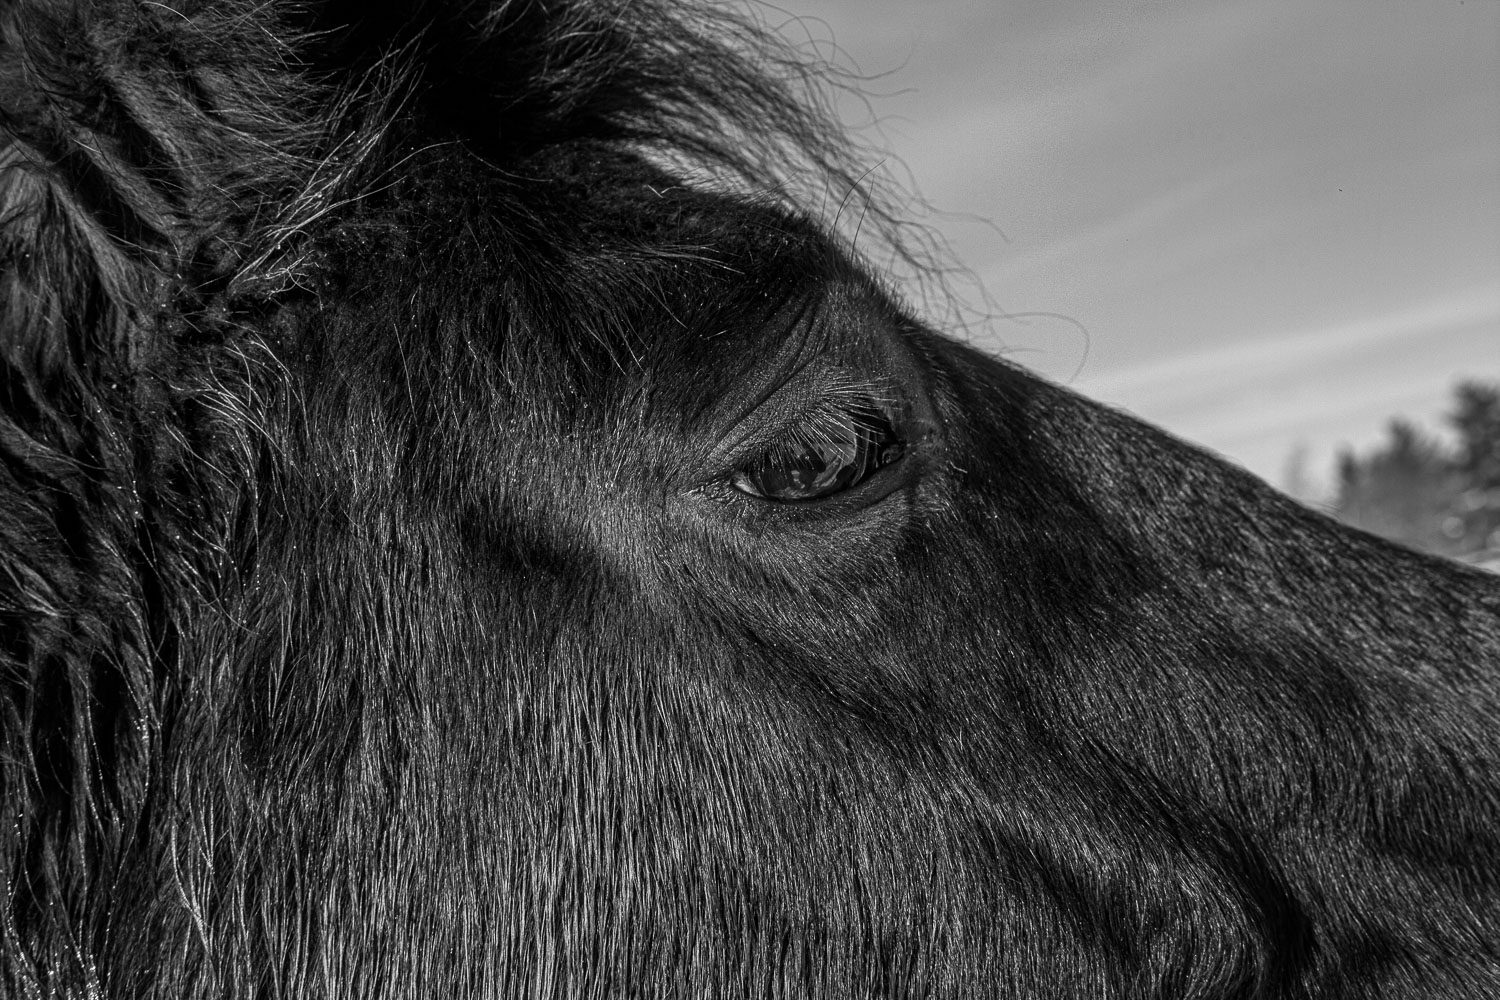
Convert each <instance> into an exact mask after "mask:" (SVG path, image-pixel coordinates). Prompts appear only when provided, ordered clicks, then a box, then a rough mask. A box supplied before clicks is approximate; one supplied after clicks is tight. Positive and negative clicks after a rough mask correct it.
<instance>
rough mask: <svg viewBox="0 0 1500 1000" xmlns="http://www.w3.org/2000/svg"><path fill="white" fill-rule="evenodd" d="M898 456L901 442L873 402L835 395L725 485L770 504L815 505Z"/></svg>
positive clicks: (892, 461) (866, 396)
mask: <svg viewBox="0 0 1500 1000" xmlns="http://www.w3.org/2000/svg"><path fill="white" fill-rule="evenodd" d="M839 396H843V397H844V398H838V397H839ZM904 453H905V443H904V442H903V441H902V440H901V438H900V436H899V435H898V434H897V432H896V429H895V427H894V426H893V423H892V420H891V418H890V417H889V416H888V415H887V413H886V411H885V409H884V408H882V407H881V405H880V404H879V402H877V401H876V400H875V399H873V398H871V397H870V396H868V395H859V396H853V397H851V396H850V395H849V394H846V393H838V394H835V398H832V399H828V398H825V400H824V402H823V403H822V404H821V405H819V406H818V407H817V408H816V409H814V410H813V411H812V412H811V413H809V414H807V415H806V416H805V417H804V418H803V420H802V421H801V422H800V423H799V424H798V425H797V426H796V427H795V428H793V429H792V430H791V431H790V432H788V433H787V434H785V435H784V436H783V437H782V438H781V439H779V440H777V441H774V442H772V443H771V444H770V445H769V446H768V447H767V448H766V449H765V450H764V451H762V452H761V453H760V454H759V455H758V456H757V457H756V458H754V459H752V460H751V461H749V462H746V463H745V464H743V465H741V466H740V468H739V469H737V470H736V471H735V472H734V474H733V476H732V477H731V482H732V484H733V485H734V487H735V488H736V489H738V490H739V491H740V492H742V493H745V494H747V495H749V496H753V497H756V498H757V499H761V500H765V501H769V502H773V503H799V502H811V501H817V500H822V499H825V498H827V497H831V496H834V495H836V494H838V493H842V492H844V491H846V490H849V489H853V488H854V487H855V486H858V485H859V484H860V483H862V482H864V481H865V480H866V479H868V478H869V477H870V476H872V475H874V474H875V473H876V472H878V471H879V470H880V469H883V468H885V467H886V466H889V465H892V464H894V463H895V462H897V461H899V460H900V459H901V457H902V456H903V454H904Z"/></svg>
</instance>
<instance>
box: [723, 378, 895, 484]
mask: <svg viewBox="0 0 1500 1000" xmlns="http://www.w3.org/2000/svg"><path fill="white" fill-rule="evenodd" d="M899 400H900V395H899V394H898V393H897V392H896V391H895V388H894V387H893V386H891V385H890V384H888V383H886V384H880V383H877V382H874V381H872V380H869V379H864V378H861V377H859V376H856V375H854V374H853V373H851V372H848V371H843V370H838V369H835V370H833V371H823V372H817V373H812V372H808V371H806V370H804V371H803V372H800V373H798V374H797V375H796V376H795V377H793V378H792V379H791V380H789V381H787V382H785V383H783V384H782V385H780V386H778V387H777V388H776V389H775V390H773V391H772V392H771V393H769V394H768V395H767V396H766V397H765V398H764V399H763V400H762V401H761V402H760V404H759V405H758V406H755V407H753V408H752V409H750V410H749V411H748V412H746V413H745V414H744V415H743V416H742V417H741V418H740V420H739V421H738V422H737V423H736V424H735V425H734V426H733V427H731V428H730V429H729V430H728V432H727V433H726V434H725V435H724V436H723V437H722V438H721V439H720V440H719V443H718V444H717V445H715V446H714V448H713V450H712V451H710V453H709V456H708V463H707V464H708V467H709V468H710V469H716V470H719V471H720V474H726V473H728V472H729V471H732V470H733V469H735V468H737V467H738V466H739V465H740V464H742V463H743V462H745V461H747V460H749V459H751V458H755V457H758V456H759V455H761V454H763V453H764V452H766V451H768V450H770V449H772V448H775V447H777V446H779V445H783V444H785V443H787V442H789V441H792V440H794V439H795V438H796V435H797V433H798V431H799V430H800V429H802V428H805V427H806V426H808V424H809V423H812V422H814V421H816V420H818V419H819V416H820V415H823V416H825V417H833V416H836V415H841V414H844V413H857V412H859V411H860V410H864V409H866V407H867V405H868V404H870V403H874V404H875V406H876V407H878V412H879V414H880V416H881V417H882V418H883V419H885V420H886V421H887V422H888V423H890V425H891V426H892V427H893V428H895V429H896V431H897V432H898V434H899V432H900V429H901V425H902V413H901V410H902V407H901V405H900V402H899Z"/></svg>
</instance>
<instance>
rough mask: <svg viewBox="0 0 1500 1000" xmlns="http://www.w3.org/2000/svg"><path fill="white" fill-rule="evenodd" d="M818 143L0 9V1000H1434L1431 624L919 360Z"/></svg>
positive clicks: (572, 57)
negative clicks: (852, 227)
mask: <svg viewBox="0 0 1500 1000" xmlns="http://www.w3.org/2000/svg"><path fill="white" fill-rule="evenodd" d="M818 80H819V77H818V74H817V72H816V71H815V70H814V69H812V68H809V66H808V65H807V64H806V63H805V62H804V61H802V60H801V57H800V56H799V55H798V53H796V52H795V51H794V50H793V49H792V48H790V47H789V46H788V45H787V44H786V43H784V42H782V41H779V40H778V39H777V37H776V36H775V33H774V32H772V31H771V30H769V29H768V28H767V27H765V26H764V24H763V23H762V22H760V21H757V20H755V19H754V17H752V16H747V15H743V14H739V13H735V12H733V11H729V10H726V9H724V8H719V7H712V6H708V7H704V6H700V5H695V4H690V3H683V2H677V0H592V2H585V0H412V2H407V3H383V2H380V0H368V2H364V3H353V2H344V0H295V2H294V0H170V2H168V0H160V2H148V3H138V2H131V0H3V2H0V265H3V267H0V348H3V350H0V363H3V366H4V379H3V387H4V388H3V397H0V713H3V715H0V809H3V822H0V992H3V993H4V995H5V996H8V997H15V998H18V1000H22V998H24V1000H33V998H36V1000H40V998H54V997H70V998H72V997H76V998H174V1000H178V998H189V1000H190V998H252V997H253V998H260V1000H274V998H323V997H326V998H343V997H351V998H352V997H358V998H406V997H428V996H437V997H452V998H506V997H521V996H525V997H536V998H544V997H557V998H569V1000H574V998H627V997H628V998H715V1000H718V998H734V997H745V998H752V997H753V998H866V997H871V998H873V997H880V998H934V1000H936V998H949V997H952V998H958V997H963V998H979V997H985V998H989V997H995V998H1023V997H1025V998H1039V997H1047V998H1051V997H1059V998H1060V997H1090V998H1098V997H1112V998H1151V997H1155V998H1216V1000H1226V998H1245V1000H1249V998H1288V1000H1289V998H1377V997H1401V998H1414V997H1482V996H1497V995H1500V586H1497V583H1496V580H1495V578H1493V577H1490V576H1487V575H1484V574H1482V573H1480V572H1478V571H1476V570H1473V569H1470V568H1465V567H1463V566H1460V565H1457V564H1455V563H1450V562H1447V561H1443V560H1440V559H1437V558H1433V557H1429V556H1424V555H1420V554H1418V553H1415V552H1412V551H1407V550H1405V549H1402V548H1399V547H1397V546H1394V545H1392V544H1389V543H1386V542H1383V541H1381V540H1379V539H1377V538H1374V537H1372V536H1369V535H1366V534H1362V533H1360V532H1358V531H1355V530H1353V529H1350V528H1347V527H1343V526H1341V525H1339V524H1336V523H1334V522H1332V521H1330V520H1329V519H1327V518H1325V517H1323V516H1321V515H1320V514H1318V513H1315V512H1313V511H1310V510H1308V509H1306V508H1304V507H1302V506H1300V505H1299V504H1297V503H1295V502H1294V501H1292V500H1290V499H1289V498H1287V497H1285V496H1282V495H1280V494H1278V493H1277V492H1275V491H1274V490H1272V489H1271V488H1270V487H1268V486H1266V485H1264V484H1263V483H1261V482H1260V481H1259V480H1257V479H1255V478H1254V477H1252V476H1251V475H1249V474H1248V473H1246V472H1243V471H1240V470H1238V469H1236V468H1234V467H1233V466H1231V465H1229V464H1227V463H1226V462H1224V461H1222V460H1220V459H1219V458H1216V457H1214V456H1212V455H1210V454H1207V453H1206V452H1204V451H1201V450H1199V449H1197V448H1195V447H1193V446H1191V445H1189V444H1186V443H1184V442H1182V441H1179V440H1176V439H1174V438H1172V437H1171V436H1169V435H1168V434H1166V433H1164V432H1162V431H1160V430H1157V429H1155V428H1153V427H1150V426H1147V425H1146V424H1144V423H1142V422H1140V421H1138V420H1136V419H1134V418H1132V417H1131V416H1129V415H1127V414H1124V413H1121V412H1117V411H1115V410H1112V409H1110V408H1107V407H1105V406H1102V405H1099V404H1097V403H1095V402H1093V401H1090V400H1088V399H1086V398H1083V397H1081V396H1079V395H1077V394H1075V393H1074V392H1072V391H1070V390H1068V389H1066V388H1063V387H1060V386H1057V385H1054V384H1051V383H1049V382H1047V381H1045V380H1043V379H1041V378H1039V377H1037V376H1035V375H1033V374H1031V373H1029V372H1028V371H1026V370H1025V369H1023V368H1021V367H1019V366H1017V365H1015V364H1012V363H1010V362H1009V361H1006V360H1003V359H1000V358H997V357H993V356H989V355H987V354H985V353H982V352H980V351H978V350H975V349H973V348H972V347H970V346H966V345H965V344H964V343H961V342H960V341H959V340H958V339H954V338H952V337H950V336H947V335H945V333H944V332H943V331H942V330H940V329H938V328H937V327H938V324H937V323H935V322H933V321H930V320H928V319H924V318H923V317H922V316H920V315H918V314H917V311H916V310H915V309H914V308H912V307H910V306H909V305H908V304H906V303H905V302H904V301H903V298H902V296H901V295H899V294H898V293H897V292H896V290H895V289H896V282H895V281H894V279H892V278H891V276H890V275H891V273H892V272H891V271H890V270H888V268H887V267H886V266H885V265H881V266H877V265H876V263H874V260H875V255H874V250H873V249H872V248H874V247H877V246H887V247H893V248H896V251H897V253H896V256H895V257H894V258H893V259H897V260H913V259H916V260H920V255H919V254H916V253H914V252H906V253H905V256H903V255H902V252H901V248H903V247H905V248H907V250H908V251H910V248H911V247H912V243H911V241H910V240H909V239H907V238H906V237H904V236H902V235H901V234H902V233H903V232H905V231H906V230H903V229H902V226H901V221H902V220H901V217H900V209H899V202H898V201H881V200H880V199H871V200H870V203H869V204H868V205H867V206H863V207H861V209H860V211H859V212H854V211H853V210H850V209H848V208H847V206H845V211H844V212H843V213H842V218H843V219H844V220H846V221H847V220H848V219H851V218H855V217H856V216H858V219H859V220H860V221H862V222H863V223H864V226H865V228H864V235H863V236H861V237H860V242H856V241H855V239H854V238H852V237H851V236H850V234H849V233H848V232H847V227H844V228H841V224H840V223H839V221H838V218H837V216H839V214H840V213H839V212H838V211H836V210H834V209H832V208H831V206H832V205H833V204H835V203H837V202H839V200H840V199H842V198H843V197H844V195H846V194H847V193H848V192H850V191H851V190H856V189H857V188H858V182H859V181H860V180H861V177H862V168H861V163H862V161H861V160H859V158H858V155H859V154H858V152H857V151H856V150H855V149H854V147H853V146H852V145H851V144H850V142H849V140H848V139H847V137H846V136H845V135H844V133H843V132H842V131H841V130H840V128H839V126H838V125H837V124H836V123H835V122H834V121H833V120H832V118H831V117H830V112H829V111H828V108H829V106H830V105H829V104H828V102H827V101H826V99H823V98H820V97H819V96H818V95H819V94H826V90H824V89H821V88H822V87H823V84H821V83H819V82H818ZM830 216H834V218H830ZM880 233H886V234H887V235H888V237H889V238H888V239H887V238H886V237H881V236H880V235H879V234H880ZM891 266H896V265H891ZM952 332H953V331H952V330H950V331H949V333H952Z"/></svg>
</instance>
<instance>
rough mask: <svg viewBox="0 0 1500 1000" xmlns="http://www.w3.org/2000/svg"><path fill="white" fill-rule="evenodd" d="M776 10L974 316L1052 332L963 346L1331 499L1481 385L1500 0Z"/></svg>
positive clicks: (1494, 340)
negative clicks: (1386, 442)
mask: <svg viewBox="0 0 1500 1000" xmlns="http://www.w3.org/2000/svg"><path fill="white" fill-rule="evenodd" d="M780 3H781V7H782V8H784V9H785V10H786V16H787V17H788V18H792V17H794V16H795V17H797V18H798V19H797V20H791V21H789V22H788V23H786V24H785V25H783V27H782V30H783V32H784V33H785V34H787V35H788V37H790V38H792V39H793V40H797V41H800V42H801V43H802V44H803V45H804V46H806V47H808V48H810V49H812V50H814V51H816V52H818V53H820V54H822V55H824V56H825V57H826V56H832V57H833V58H834V59H835V61H837V62H839V63H840V64H842V65H844V66H845V67H852V68H854V69H856V70H857V71H859V72H860V73H861V74H863V75H865V76H867V77H873V79H870V80H868V81H867V82H866V83H865V84H864V90H865V91H866V92H867V93H868V94H869V95H870V108H871V109H873V117H872V114H871V112H870V110H867V109H866V108H865V107H864V106H863V105H862V104H860V103H859V102H845V104H844V105H843V106H842V113H843V114H844V116H845V118H846V120H847V121H848V122H849V123H850V124H851V125H853V126H856V127H859V128H861V129H863V131H864V135H865V138H866V139H867V141H869V142H872V143H874V144H875V145H877V146H879V147H882V148H884V149H886V150H889V151H890V153H891V154H892V155H893V156H894V157H895V158H896V160H897V161H899V162H900V163H901V164H903V165H904V167H905V169H906V170H907V171H908V172H909V174H910V176H911V177H912V178H913V180H914V182H915V184H916V187H917V188H918V190H919V191H920V194H921V195H922V196H923V197H924V198H925V199H926V200H927V201H928V202H929V203H930V204H932V205H933V206H934V207H935V208H936V209H937V210H938V212H939V214H937V215H935V216H933V217H932V218H930V219H929V220H928V221H929V222H930V223H932V224H933V225H935V226H936V228H937V229H938V230H940V231H941V233H942V234H943V235H944V236H945V237H946V239H947V240H948V242H949V244H950V245H951V246H952V248H953V250H954V252H955V254H956V256H957V257H958V258H959V260H960V261H961V262H962V263H963V264H965V265H967V266H968V267H969V268H971V269H972V270H973V271H974V273H975V275H976V276H977V277H978V278H979V279H980V281H981V282H982V284H983V286H984V288H985V289H986V291H987V294H988V296H989V298H990V300H991V303H992V306H991V308H994V309H996V310H997V311H999V312H1000V313H1002V314H1012V313H1013V314H1019V315H1023V316H1024V314H1047V315H1032V316H1029V317H1026V318H1018V319H1007V318H1003V316H1002V317H998V318H994V319H991V320H990V321H989V322H988V323H987V324H986V325H985V327H984V328H983V329H980V330H977V331H972V332H971V334H970V339H971V340H973V341H974V342H975V343H977V344H980V345H981V346H984V347H986V348H988V349H991V350H995V351H998V352H1001V353H1003V354H1005V355H1006V356H1008V357H1010V358H1011V359H1012V360H1015V361H1017V362H1019V363H1022V364H1025V365H1027V366H1029V367H1031V368H1033V369H1034V370H1036V371H1038V372H1040V373H1042V374H1043V375H1046V376H1047V377H1049V378H1052V379H1055V380H1057V381H1059V382H1063V383H1064V384H1067V385H1070V386H1072V387H1073V388H1075V389H1078V390H1079V391H1081V392H1084V393H1086V394H1088V395H1090V396H1093V397H1095V398H1097V399H1101V400H1103V401H1105V402H1108V403H1112V404H1115V405H1119V406H1122V407H1124V408H1125V409H1128V410H1131V411H1133V412H1135V413H1137V414H1140V415H1141V416H1143V417H1146V418H1147V419H1150V420H1152V421H1153V422H1155V423H1158V424H1161V425H1163V426H1165V427H1167V428H1168V429H1169V430H1171V431H1173V432H1174V433H1176V434H1178V435H1179V436H1182V437H1185V438H1188V439H1189V440H1193V441H1196V442H1198V443H1201V444H1204V445H1206V446H1208V447H1210V448H1212V449H1214V450H1215V451H1218V452H1220V453H1222V454H1225V455H1226V456H1228V457H1230V458H1232V459H1234V460H1235V461H1237V462H1240V463H1241V464H1243V465H1245V466H1246V467H1248V468H1250V469H1251V470H1252V471H1254V472H1256V473H1258V474H1260V475H1261V476H1263V477H1265V478H1267V479H1268V480H1270V481H1272V482H1274V483H1277V484H1278V485H1284V484H1285V483H1286V481H1287V476H1288V471H1289V468H1290V465H1289V463H1290V462H1292V461H1294V459H1293V458H1292V456H1293V455H1294V453H1300V455H1301V461H1302V463H1303V464H1304V468H1303V472H1302V474H1303V475H1304V476H1306V477H1307V478H1308V479H1309V480H1310V481H1311V483H1312V485H1313V486H1314V487H1315V491H1317V492H1321V493H1323V494H1325V496H1324V498H1325V499H1326V492H1327V490H1328V489H1329V488H1330V484H1331V477H1332V469H1333V464H1334V459H1335V455H1336V454H1337V452H1338V450H1339V449H1340V448H1341V447H1346V446H1347V447H1354V448H1356V449H1368V448H1370V447H1371V446H1373V445H1375V444H1377V443H1378V442H1379V441H1380V439H1381V438H1382V436H1383V434H1384V428H1385V425H1386V424H1387V422H1388V421H1389V419H1390V418H1391V417H1393V416H1397V415H1401V416H1405V417H1407V418H1409V419H1412V420H1414V421H1416V422H1417V423H1418V424H1419V425H1421V426H1424V427H1428V428H1431V429H1433V430H1434V431H1437V430H1439V429H1440V428H1441V427H1442V426H1443V420H1442V415H1443V413H1444V412H1445V410H1446V409H1447V407H1448V405H1449V400H1448V395H1449V392H1450V389H1451V386H1452V385H1453V384H1454V382H1455V381H1456V380H1458V379H1460V378H1483V379H1488V380H1491V381H1500V0H1207V2H1205V0H1196V2H1188V0H1178V2H1172V0H1156V2H1145V0H1112V2H1094V0H922V2H920V3H919V2H914V0H780ZM778 18H779V15H774V14H773V15H772V20H773V21H775V20H778ZM835 47H836V48H835Z"/></svg>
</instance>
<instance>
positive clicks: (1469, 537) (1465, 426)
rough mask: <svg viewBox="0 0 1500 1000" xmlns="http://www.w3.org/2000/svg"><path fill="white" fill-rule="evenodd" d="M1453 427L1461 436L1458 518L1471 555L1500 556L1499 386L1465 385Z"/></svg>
mask: <svg viewBox="0 0 1500 1000" xmlns="http://www.w3.org/2000/svg"><path fill="white" fill-rule="evenodd" d="M1448 422H1449V424H1451V425H1452V427H1453V429H1454V430H1455V431H1457V432H1458V451H1457V455H1456V456H1455V462H1454V464H1455V465H1456V467H1457V468H1458V470H1459V472H1460V473H1461V475H1462V476H1463V479H1464V488H1463V491H1462V494H1461V495H1460V496H1459V498H1458V510H1457V511H1456V514H1457V516H1458V517H1459V518H1460V520H1461V521H1462V524H1463V538H1464V541H1465V543H1466V545H1467V546H1468V547H1469V548H1470V549H1472V550H1476V551H1477V550H1482V549H1485V548H1489V549H1497V550H1500V384H1497V385H1485V384H1483V383H1480V382H1464V383H1462V384H1460V385H1459V386H1458V388H1457V389H1455V390H1454V408H1453V412H1452V413H1450V414H1449V416H1448Z"/></svg>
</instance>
